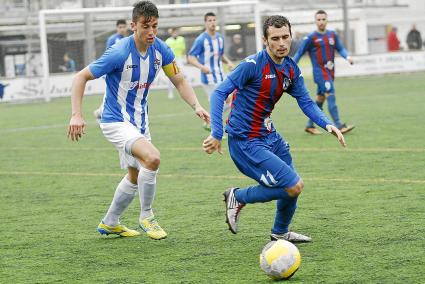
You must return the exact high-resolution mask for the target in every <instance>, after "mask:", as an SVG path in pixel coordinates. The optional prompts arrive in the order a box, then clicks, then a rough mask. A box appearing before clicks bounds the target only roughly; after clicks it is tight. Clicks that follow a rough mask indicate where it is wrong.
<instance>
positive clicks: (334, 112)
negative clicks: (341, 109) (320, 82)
mask: <svg viewBox="0 0 425 284" xmlns="http://www.w3.org/2000/svg"><path fill="white" fill-rule="evenodd" d="M327 100H328V110H329V113H330V114H331V116H332V119H333V121H334V123H335V126H336V127H338V128H341V126H342V123H341V121H340V120H339V114H338V107H337V105H336V99H335V95H330V96H328V98H327Z"/></svg>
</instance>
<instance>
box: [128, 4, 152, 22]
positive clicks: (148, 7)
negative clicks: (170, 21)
mask: <svg viewBox="0 0 425 284" xmlns="http://www.w3.org/2000/svg"><path fill="white" fill-rule="evenodd" d="M133 7H134V8H133V15H132V20H133V22H137V20H138V19H139V18H140V17H144V18H145V21H146V22H149V21H150V20H151V18H159V13H158V8H157V7H156V6H155V4H154V3H152V2H151V1H140V2H137V3H135V4H134V6H133Z"/></svg>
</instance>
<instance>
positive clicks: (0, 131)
mask: <svg viewBox="0 0 425 284" xmlns="http://www.w3.org/2000/svg"><path fill="white" fill-rule="evenodd" d="M189 114H191V115H194V114H193V112H181V113H169V114H158V115H152V116H150V117H149V118H150V119H155V120H157V119H161V118H170V117H177V116H185V115H189ZM86 125H97V122H94V121H89V122H86ZM67 127H68V124H47V125H37V126H31V127H17V128H6V129H0V134H7V133H14V132H28V131H37V130H45V129H54V128H63V129H66V128H67Z"/></svg>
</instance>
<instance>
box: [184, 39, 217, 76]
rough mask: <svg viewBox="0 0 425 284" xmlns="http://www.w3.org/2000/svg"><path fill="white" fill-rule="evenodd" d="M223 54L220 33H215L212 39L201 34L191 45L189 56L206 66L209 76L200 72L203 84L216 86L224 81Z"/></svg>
mask: <svg viewBox="0 0 425 284" xmlns="http://www.w3.org/2000/svg"><path fill="white" fill-rule="evenodd" d="M223 54H224V38H223V36H222V35H221V34H220V33H217V32H216V33H215V38H212V37H211V36H210V35H209V34H208V33H207V32H203V33H201V34H200V35H199V36H198V37H197V38H196V39H195V42H194V43H193V45H192V48H191V49H190V51H189V55H192V56H195V57H196V58H197V59H198V61H199V63H201V64H202V65H205V66H208V67H209V68H210V70H211V73H210V74H205V73H202V72H201V81H202V83H203V84H217V83H221V82H223V80H224V77H223V76H224V73H223V64H222V61H221V60H222V56H223Z"/></svg>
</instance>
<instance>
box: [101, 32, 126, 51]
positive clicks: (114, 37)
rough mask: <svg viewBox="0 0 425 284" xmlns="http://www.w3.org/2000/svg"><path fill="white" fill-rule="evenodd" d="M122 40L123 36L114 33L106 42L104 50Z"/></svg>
mask: <svg viewBox="0 0 425 284" xmlns="http://www.w3.org/2000/svg"><path fill="white" fill-rule="evenodd" d="M123 38H124V36H123V35H121V34H119V33H115V34H113V35H111V36H110V37H108V39H107V40H106V48H105V49H108V48H110V47H111V46H113V45H114V44H116V43H117V42H119V41H120V40H121V39H123Z"/></svg>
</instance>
